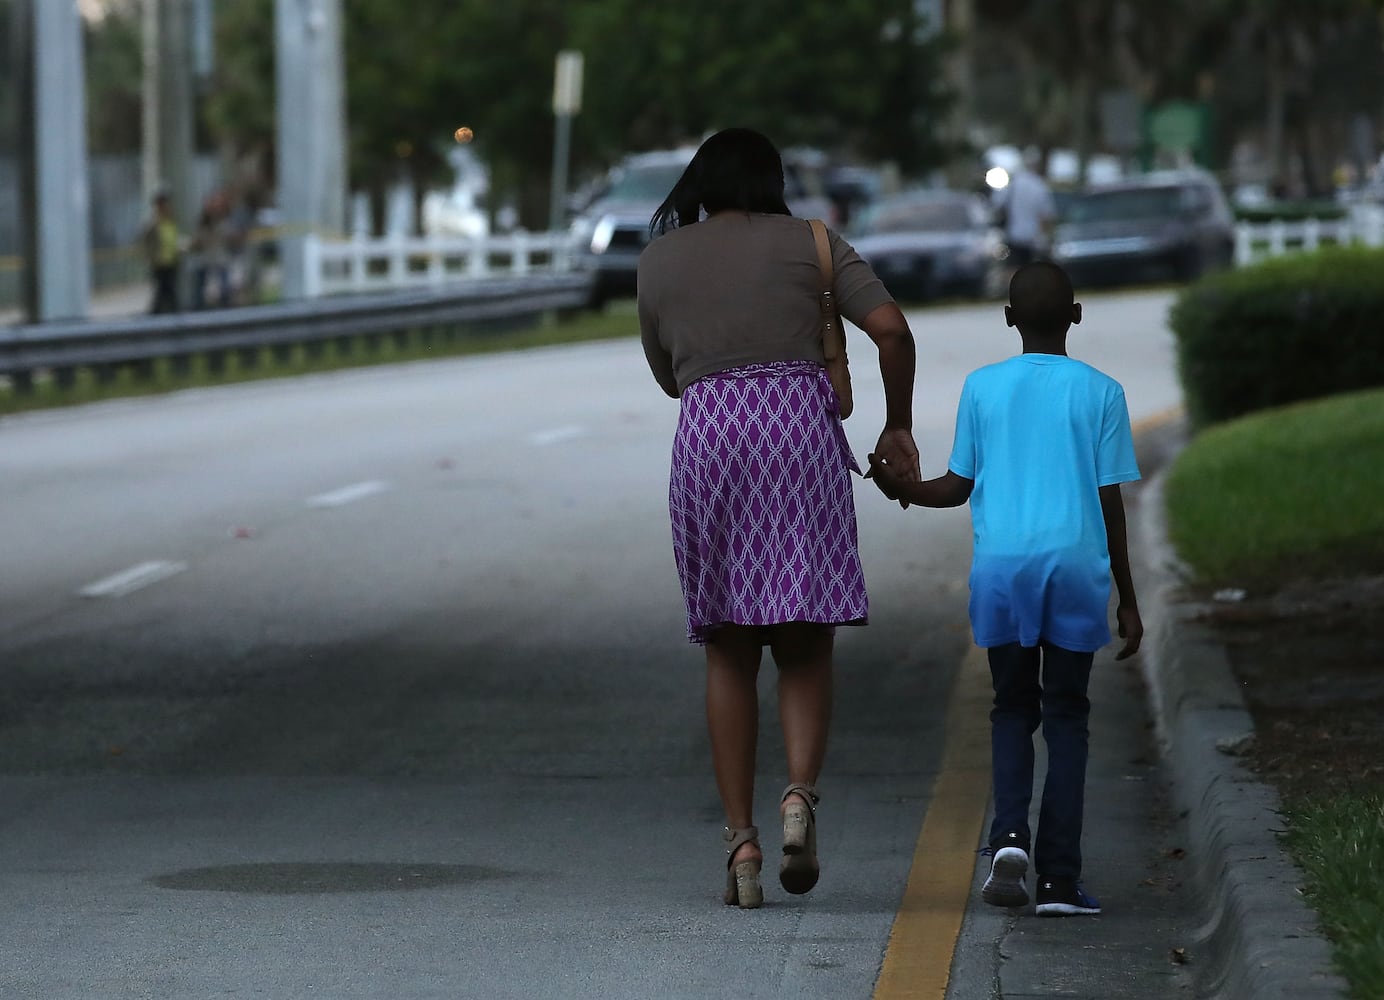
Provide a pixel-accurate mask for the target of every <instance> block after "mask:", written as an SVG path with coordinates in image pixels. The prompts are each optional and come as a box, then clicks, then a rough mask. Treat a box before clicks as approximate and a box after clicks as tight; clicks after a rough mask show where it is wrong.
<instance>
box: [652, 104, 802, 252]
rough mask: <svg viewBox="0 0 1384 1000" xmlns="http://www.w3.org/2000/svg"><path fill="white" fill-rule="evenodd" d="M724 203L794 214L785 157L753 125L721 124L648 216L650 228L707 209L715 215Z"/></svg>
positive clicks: (681, 221)
mask: <svg viewBox="0 0 1384 1000" xmlns="http://www.w3.org/2000/svg"><path fill="white" fill-rule="evenodd" d="M726 209H736V210H738V211H741V212H763V213H765V214H768V215H792V214H793V213H792V212H790V211H788V205H787V203H786V202H785V201H784V200H783V159H782V157H780V156H779V151H778V150H777V149H776V148H774V144H773V143H772V142H770V141H769V139H768V137H767V136H764V135H762V134H761V133H759V132H756V131H754V130H753V129H748V128H728V129H723V130H721V131H720V132H717V133H716V134H715V135H713V136H711V137H710V138H709V139H707V140H706V141H705V142H704V143H702V145H701V148H700V149H698V150H697V154H696V155H695V156H693V157H692V162H691V163H689V164H688V165H687V169H686V170H684V171H683V172H682V176H681V177H679V178H678V182H677V183H676V184H674V185H673V190H672V191H670V192H669V193H668V197H667V198H665V199H663V204H662V205H659V206H658V210H657V211H656V212H654V215H653V218H652V219H650V220H649V233H650V234H651V235H657V234H659V233H663V232H667V231H668V230H669V229H673V228H675V227H677V226H690V225H692V223H694V222H696V221H697V220H698V219H699V218H700V217H701V213H702V211H703V210H705V212H706V214H707V215H711V214H713V213H715V212H721V211H724V210H726Z"/></svg>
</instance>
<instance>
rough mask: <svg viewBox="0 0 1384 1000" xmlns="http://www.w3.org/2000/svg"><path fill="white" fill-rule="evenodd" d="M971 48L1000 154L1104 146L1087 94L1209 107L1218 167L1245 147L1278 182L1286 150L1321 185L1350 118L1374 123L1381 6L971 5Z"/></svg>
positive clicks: (1329, 0) (1279, 2) (990, 0)
mask: <svg viewBox="0 0 1384 1000" xmlns="http://www.w3.org/2000/svg"><path fill="white" fill-rule="evenodd" d="M976 6H977V15H978V20H979V27H978V30H977V34H976V38H975V39H973V42H972V44H974V45H976V46H977V48H978V50H979V51H982V52H985V53H986V58H985V59H983V60H978V62H979V64H980V66H981V70H980V78H979V80H978V84H977V91H978V94H977V98H976V101H975V104H974V106H975V107H976V109H977V112H978V114H979V115H980V116H981V117H982V118H983V119H984V120H986V121H987V122H989V123H992V124H994V125H996V126H997V127H998V130H999V131H1000V132H1001V133H1002V134H1003V135H1005V136H1006V137H1007V138H1008V140H1009V141H1012V142H1016V143H1018V144H1030V143H1032V144H1036V145H1039V146H1041V147H1043V148H1052V147H1054V146H1064V147H1067V148H1075V149H1077V150H1079V151H1081V152H1086V151H1089V150H1092V149H1095V148H1097V147H1098V146H1099V138H1100V137H1099V133H1098V130H1097V129H1096V127H1095V125H1096V119H1095V117H1094V106H1093V102H1092V97H1093V95H1096V94H1098V93H1099V92H1100V91H1102V90H1105V89H1107V88H1115V89H1123V90H1128V91H1131V92H1133V93H1134V94H1135V95H1137V96H1138V97H1139V98H1140V99H1141V101H1143V102H1144V103H1145V104H1146V105H1152V104H1156V103H1159V102H1162V101H1167V100H1191V101H1207V102H1209V104H1210V105H1211V106H1212V107H1213V108H1214V109H1215V110H1216V112H1217V114H1216V120H1217V121H1218V122H1219V123H1220V129H1219V131H1220V137H1219V139H1220V141H1219V147H1220V149H1221V152H1222V155H1224V154H1226V153H1227V152H1228V151H1229V150H1230V149H1231V148H1233V147H1234V145H1235V144H1236V143H1237V142H1238V141H1239V140H1240V139H1242V138H1244V137H1246V136H1250V135H1254V136H1256V137H1258V138H1259V141H1260V142H1261V144H1262V145H1263V146H1264V148H1265V149H1266V159H1267V160H1268V162H1269V164H1270V167H1271V169H1272V171H1273V173H1274V174H1275V175H1276V176H1278V177H1282V176H1284V175H1285V174H1286V173H1287V167H1288V163H1287V160H1288V151H1289V149H1290V148H1291V149H1293V150H1295V152H1296V156H1297V160H1298V161H1299V162H1298V164H1297V170H1296V171H1295V172H1296V173H1297V174H1299V175H1302V176H1303V177H1304V178H1306V180H1305V183H1306V184H1307V186H1308V187H1312V188H1319V187H1321V186H1322V183H1323V182H1322V180H1321V175H1322V173H1323V171H1322V168H1321V164H1320V163H1317V162H1316V161H1317V160H1320V158H1321V156H1322V154H1323V153H1324V152H1326V153H1328V154H1329V155H1334V153H1333V152H1332V151H1333V150H1338V149H1339V147H1340V146H1341V142H1340V141H1339V140H1338V139H1332V140H1329V141H1328V140H1326V136H1327V135H1328V134H1332V135H1336V134H1338V133H1339V134H1344V133H1345V132H1346V131H1347V130H1348V128H1347V125H1346V124H1345V123H1346V121H1347V120H1348V119H1352V118H1355V117H1358V116H1359V115H1361V114H1364V115H1367V116H1368V117H1369V118H1371V119H1373V120H1375V121H1378V119H1379V117H1380V115H1381V113H1384V107H1381V104H1380V101H1379V98H1378V95H1379V93H1380V83H1381V76H1384V60H1381V58H1380V51H1381V49H1380V43H1379V37H1380V12H1381V10H1384V2H1381V0H1319V2H1314V3H1312V4H1303V3H1300V2H1297V0H1164V2H1161V3H1159V4H1148V3H1138V2H1135V0H1107V2H1104V3H1090V2H1085V0H976Z"/></svg>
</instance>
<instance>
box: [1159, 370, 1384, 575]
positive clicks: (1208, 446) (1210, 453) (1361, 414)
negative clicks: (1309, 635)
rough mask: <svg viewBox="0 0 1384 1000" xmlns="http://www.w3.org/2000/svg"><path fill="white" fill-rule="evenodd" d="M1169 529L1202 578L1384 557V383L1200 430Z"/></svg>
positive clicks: (1323, 571) (1328, 568)
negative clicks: (1377, 387) (1380, 388)
mask: <svg viewBox="0 0 1384 1000" xmlns="http://www.w3.org/2000/svg"><path fill="white" fill-rule="evenodd" d="M1167 496H1168V515H1169V530H1170V534H1171V537H1172V540H1173V543H1174V545H1175V546H1176V547H1177V550H1178V552H1179V553H1180V554H1181V556H1182V558H1183V559H1184V560H1186V561H1187V563H1188V564H1189V565H1190V566H1191V567H1192V568H1193V569H1194V570H1195V572H1196V574H1197V576H1198V578H1199V580H1200V582H1202V583H1206V584H1209V585H1217V584H1226V583H1235V584H1238V585H1241V586H1255V585H1260V584H1271V583H1275V582H1278V581H1281V580H1283V579H1286V578H1288V577H1289V576H1297V577H1309V578H1310V577H1313V576H1324V575H1338V574H1343V573H1352V572H1357V571H1364V570H1369V569H1371V568H1374V569H1376V570H1377V569H1378V567H1379V566H1380V565H1381V563H1384V503H1381V502H1380V497H1381V496H1384V390H1379V389H1372V390H1367V391H1364V392H1355V393H1348V394H1345V395H1341V396H1333V397H1330V398H1328V399H1324V400H1315V401H1312V402H1308V403H1301V404H1296V405H1293V406H1288V407H1283V408H1279V409H1273V410H1267V411H1263V412H1260V413H1256V414H1252V415H1250V416H1248V417H1243V418H1241V419H1238V420H1234V421H1230V422H1228V423H1225V424H1219V425H1216V426H1215V427H1212V428H1210V429H1208V430H1206V431H1204V432H1202V433H1201V434H1199V435H1198V436H1197V437H1196V438H1195V439H1194V440H1193V441H1192V442H1191V443H1190V444H1189V445H1188V446H1187V448H1186V449H1184V450H1183V452H1182V454H1181V455H1179V457H1178V459H1177V461H1176V462H1175V463H1174V465H1173V468H1172V470H1171V472H1170V474H1169V478H1168V489H1167Z"/></svg>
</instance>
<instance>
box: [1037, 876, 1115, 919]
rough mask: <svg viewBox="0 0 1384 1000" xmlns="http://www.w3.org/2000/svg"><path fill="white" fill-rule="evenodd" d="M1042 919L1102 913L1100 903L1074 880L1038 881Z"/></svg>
mask: <svg viewBox="0 0 1384 1000" xmlns="http://www.w3.org/2000/svg"><path fill="white" fill-rule="evenodd" d="M1034 909H1035V910H1036V911H1037V913H1038V916H1040V917H1076V916H1082V915H1091V914H1096V913H1099V912H1100V902H1099V901H1098V900H1097V899H1096V897H1095V896H1092V895H1091V894H1090V893H1089V892H1087V891H1086V890H1085V889H1083V888H1082V887H1081V883H1080V882H1078V881H1077V880H1076V879H1074V878H1042V877H1040V878H1039V879H1038V905H1037V906H1036V907H1034Z"/></svg>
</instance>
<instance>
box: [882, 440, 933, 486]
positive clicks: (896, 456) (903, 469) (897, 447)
mask: <svg viewBox="0 0 1384 1000" xmlns="http://www.w3.org/2000/svg"><path fill="white" fill-rule="evenodd" d="M875 454H876V455H877V456H879V459H880V462H881V463H882V464H884V465H887V466H889V469H890V471H891V472H893V473H894V474H895V475H896V476H897V477H898V478H899V479H901V480H903V481H904V482H906V483H920V482H922V481H923V473H922V469H921V468H920V467H919V464H918V446H917V445H916V444H914V443H913V432H912V431H910V430H908V429H906V428H903V427H886V428H884V430H882V431H880V433H879V443H878V444H876V445H875Z"/></svg>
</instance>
